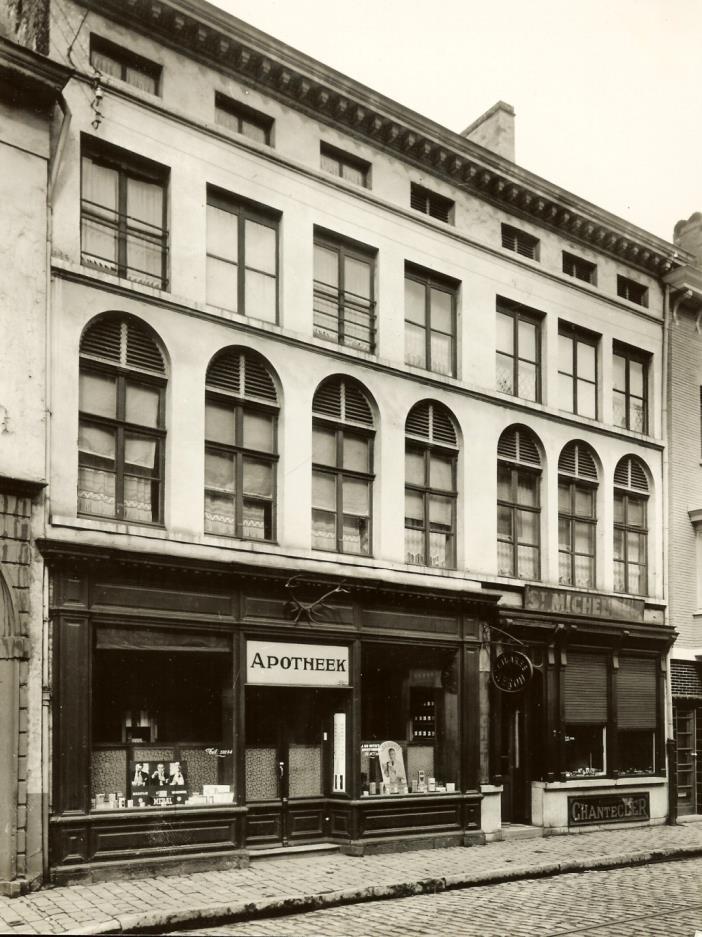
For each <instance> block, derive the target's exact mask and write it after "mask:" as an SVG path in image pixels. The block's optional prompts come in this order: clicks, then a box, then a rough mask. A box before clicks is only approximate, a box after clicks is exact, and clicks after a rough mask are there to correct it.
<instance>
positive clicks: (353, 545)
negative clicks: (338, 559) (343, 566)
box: [342, 515, 370, 555]
mask: <svg viewBox="0 0 702 937" xmlns="http://www.w3.org/2000/svg"><path fill="white" fill-rule="evenodd" d="M368 528H369V523H368V520H367V519H366V518H365V517H349V516H347V515H344V526H343V530H342V548H343V551H344V553H357V554H366V555H367V554H368V553H369V552H370V541H369V537H368Z"/></svg>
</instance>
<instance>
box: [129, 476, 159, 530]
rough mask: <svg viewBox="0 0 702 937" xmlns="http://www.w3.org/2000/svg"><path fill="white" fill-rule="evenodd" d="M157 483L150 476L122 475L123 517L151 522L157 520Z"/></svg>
mask: <svg viewBox="0 0 702 937" xmlns="http://www.w3.org/2000/svg"><path fill="white" fill-rule="evenodd" d="M158 512H159V504H158V485H157V484H155V483H154V482H153V481H152V480H151V479H150V478H141V477H134V476H133V475H125V476H124V518H125V520H128V521H137V522H142V523H153V522H154V521H157V520H158Z"/></svg>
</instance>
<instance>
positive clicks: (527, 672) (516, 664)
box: [492, 651, 534, 693]
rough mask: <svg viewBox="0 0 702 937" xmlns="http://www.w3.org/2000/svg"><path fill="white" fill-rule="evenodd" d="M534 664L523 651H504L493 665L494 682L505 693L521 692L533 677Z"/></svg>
mask: <svg viewBox="0 0 702 937" xmlns="http://www.w3.org/2000/svg"><path fill="white" fill-rule="evenodd" d="M533 673H534V665H533V664H532V662H531V661H530V660H529V658H528V657H527V656H526V654H523V653H522V652H521V651H503V653H502V654H499V655H498V656H497V657H496V658H495V663H494V664H493V665H492V682H493V683H494V684H495V686H496V687H497V689H498V690H502V692H503V693H519V692H520V691H521V690H523V689H524V688H525V687H526V685H527V684H528V683H529V681H530V680H531V678H532V675H533Z"/></svg>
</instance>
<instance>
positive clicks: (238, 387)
mask: <svg viewBox="0 0 702 937" xmlns="http://www.w3.org/2000/svg"><path fill="white" fill-rule="evenodd" d="M207 387H208V388H210V389H212V390H218V391H225V392H227V393H230V394H235V395H236V396H237V397H251V398H256V399H258V400H267V401H270V402H271V403H277V401H278V395H277V393H276V389H275V384H274V383H273V378H272V377H271V375H270V373H269V371H268V368H267V366H266V364H265V362H264V361H263V359H262V358H260V357H259V356H258V355H257V354H256V352H253V351H249V350H248V349H243V348H227V349H226V350H225V351H222V352H220V353H219V354H218V355H217V356H216V358H215V359H214V360H213V361H212V363H211V364H210V366H209V368H208V369H207Z"/></svg>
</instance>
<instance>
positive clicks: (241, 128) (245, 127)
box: [215, 92, 273, 146]
mask: <svg viewBox="0 0 702 937" xmlns="http://www.w3.org/2000/svg"><path fill="white" fill-rule="evenodd" d="M215 122H216V123H218V124H221V126H222V127H226V128H227V129H228V130H233V131H234V133H240V134H241V135H242V136H244V137H248V138H249V140H255V141H256V142H257V143H265V144H267V145H269V146H270V142H271V134H272V132H273V118H272V117H269V116H268V114H263V113H262V112H261V111H257V110H255V109H254V108H253V107H248V106H247V105H246V104H242V103H241V102H240V101H235V100H234V99H233V98H228V97H226V96H225V95H223V94H220V93H219V92H217V93H216V94H215Z"/></svg>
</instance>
